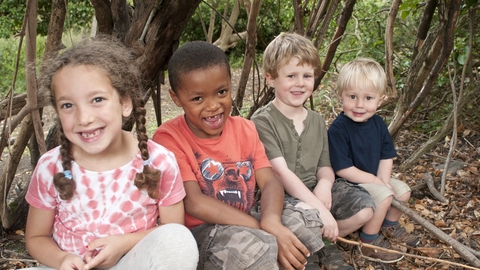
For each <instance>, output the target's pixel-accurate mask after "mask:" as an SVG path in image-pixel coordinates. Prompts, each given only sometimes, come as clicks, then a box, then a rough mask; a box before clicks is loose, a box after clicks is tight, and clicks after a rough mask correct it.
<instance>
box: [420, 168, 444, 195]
mask: <svg viewBox="0 0 480 270" xmlns="http://www.w3.org/2000/svg"><path fill="white" fill-rule="evenodd" d="M446 165H447V164H445V166H446ZM445 171H446V170H445ZM423 178H424V179H425V183H426V184H427V187H428V190H429V191H430V193H431V194H432V195H433V196H434V197H435V198H436V199H437V200H439V201H440V202H442V203H448V200H447V198H445V197H443V195H442V194H440V192H438V190H437V189H436V188H435V185H434V182H433V178H432V175H431V173H425V174H424V176H423Z"/></svg>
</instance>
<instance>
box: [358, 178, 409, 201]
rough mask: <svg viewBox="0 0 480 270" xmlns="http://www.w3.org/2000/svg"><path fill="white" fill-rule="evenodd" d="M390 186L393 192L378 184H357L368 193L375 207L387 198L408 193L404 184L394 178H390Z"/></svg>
mask: <svg viewBox="0 0 480 270" xmlns="http://www.w3.org/2000/svg"><path fill="white" fill-rule="evenodd" d="M390 185H391V186H392V188H393V190H391V189H389V188H388V187H387V186H385V185H380V184H359V186H361V187H363V188H365V189H366V190H367V191H368V193H370V196H371V197H372V199H373V201H374V202H375V205H379V204H380V203H381V202H382V201H383V200H385V199H386V198H387V197H388V196H397V197H400V196H402V195H403V194H405V193H407V192H410V187H409V186H408V185H407V184H406V183H405V182H403V181H401V180H398V179H396V178H390Z"/></svg>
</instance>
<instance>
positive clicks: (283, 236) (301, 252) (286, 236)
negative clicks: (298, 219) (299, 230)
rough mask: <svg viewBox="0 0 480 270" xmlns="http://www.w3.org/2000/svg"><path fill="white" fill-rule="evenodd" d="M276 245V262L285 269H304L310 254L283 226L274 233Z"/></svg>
mask: <svg viewBox="0 0 480 270" xmlns="http://www.w3.org/2000/svg"><path fill="white" fill-rule="evenodd" d="M272 234H273V235H274V236H275V237H276V238H277V244H278V262H279V263H280V264H281V265H282V266H283V267H284V268H285V269H286V270H291V269H304V267H305V264H306V263H307V259H306V257H307V256H310V252H309V251H308V249H307V247H305V245H303V244H302V242H300V240H298V238H297V237H296V236H295V234H293V232H292V231H290V230H289V229H288V228H287V227H285V226H280V227H279V228H278V229H277V230H275V233H272Z"/></svg>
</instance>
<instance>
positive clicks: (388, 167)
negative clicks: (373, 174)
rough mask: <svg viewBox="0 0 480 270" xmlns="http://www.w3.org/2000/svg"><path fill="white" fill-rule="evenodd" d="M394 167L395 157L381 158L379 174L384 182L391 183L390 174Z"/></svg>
mask: <svg viewBox="0 0 480 270" xmlns="http://www.w3.org/2000/svg"><path fill="white" fill-rule="evenodd" d="M392 168H393V159H391V158H389V159H381V160H380V164H379V165H378V171H377V176H378V178H380V179H381V180H382V181H383V182H384V183H386V184H390V176H391V174H392Z"/></svg>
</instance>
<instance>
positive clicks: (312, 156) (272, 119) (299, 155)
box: [251, 102, 330, 190]
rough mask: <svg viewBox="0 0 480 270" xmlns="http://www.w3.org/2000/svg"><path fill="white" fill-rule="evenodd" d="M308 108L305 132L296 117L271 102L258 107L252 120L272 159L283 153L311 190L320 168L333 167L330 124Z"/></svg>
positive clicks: (290, 167) (269, 157)
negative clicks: (297, 126)
mask: <svg viewBox="0 0 480 270" xmlns="http://www.w3.org/2000/svg"><path fill="white" fill-rule="evenodd" d="M307 110H308V115H307V118H306V119H305V121H304V124H305V128H304V130H303V132H302V134H300V135H299V134H298V133H297V131H296V130H295V126H294V124H293V120H291V119H289V118H287V117H285V116H284V115H283V114H282V113H281V112H280V111H279V110H278V109H277V108H276V107H275V106H274V105H273V103H271V102H270V103H269V104H268V105H266V106H265V107H262V108H260V109H258V110H257V111H256V112H255V114H254V115H253V116H252V118H251V120H252V121H253V122H254V123H255V126H256V128H257V130H258V134H259V136H260V140H261V141H262V143H263V144H264V146H265V151H266V153H267V156H268V159H270V160H271V159H274V158H277V157H281V156H283V157H284V158H285V161H286V162H287V166H288V168H289V169H290V170H291V171H292V172H294V173H295V174H296V175H297V176H298V178H300V179H301V180H302V181H303V183H304V184H305V185H306V186H307V187H308V188H309V189H310V190H313V189H314V188H315V186H316V184H317V176H316V173H317V168H319V167H324V166H330V154H329V152H328V138H327V127H326V124H325V121H324V120H323V117H322V116H321V115H320V114H318V113H316V112H314V111H312V110H309V109H307Z"/></svg>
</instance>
